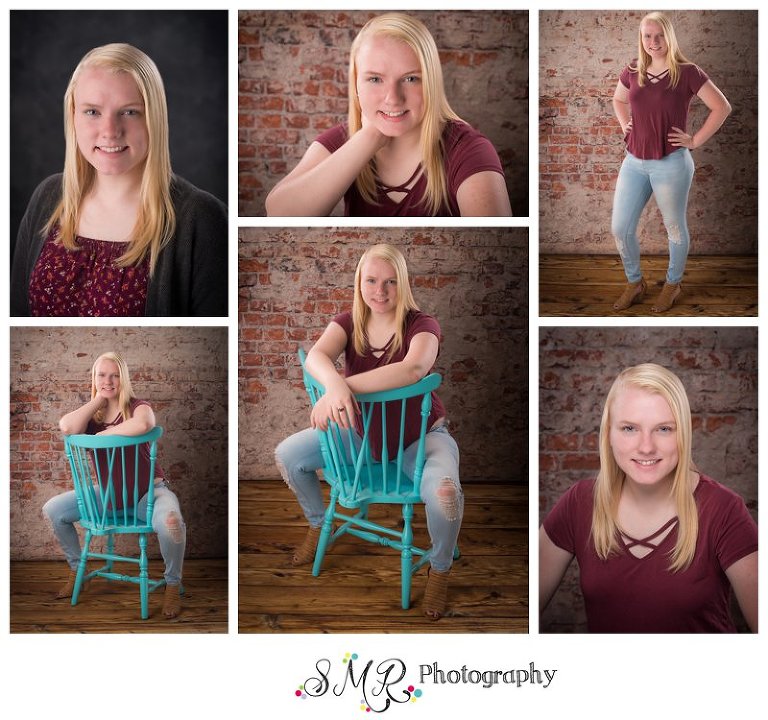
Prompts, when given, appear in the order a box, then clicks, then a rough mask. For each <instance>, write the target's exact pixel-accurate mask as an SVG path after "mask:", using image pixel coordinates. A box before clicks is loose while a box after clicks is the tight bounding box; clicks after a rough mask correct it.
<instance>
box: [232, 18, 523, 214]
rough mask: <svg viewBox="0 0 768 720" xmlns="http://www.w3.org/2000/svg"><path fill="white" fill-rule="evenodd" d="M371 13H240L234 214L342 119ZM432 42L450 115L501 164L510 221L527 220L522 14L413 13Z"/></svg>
mask: <svg viewBox="0 0 768 720" xmlns="http://www.w3.org/2000/svg"><path fill="white" fill-rule="evenodd" d="M376 14H378V13H375V12H363V11H350V12H331V11H329V12H301V11H291V12H283V11H279V12H278V11H272V12H251V11H242V12H240V16H239V18H240V30H239V110H240V120H239V134H238V149H239V150H238V154H239V161H240V162H239V208H240V212H239V214H240V215H264V199H265V198H266V196H267V193H268V192H269V191H270V190H271V189H272V187H273V186H274V185H275V183H277V181H278V180H280V179H281V178H283V177H284V176H285V175H286V174H287V173H288V171H290V170H291V169H292V168H293V167H295V165H296V164H297V163H298V161H299V159H300V158H301V157H302V155H303V154H304V152H305V151H306V149H307V148H308V147H309V145H310V144H311V142H312V141H313V140H314V139H315V138H316V137H317V136H318V135H319V134H320V133H321V132H322V131H323V130H326V129H327V128H329V127H332V126H334V125H336V124H338V123H340V122H343V121H345V120H346V117H347V71H348V66H349V48H350V46H351V44H352V40H353V39H354V38H355V35H357V32H358V31H359V30H360V28H361V27H362V26H363V25H364V24H365V23H366V22H367V21H368V20H369V19H370V18H372V17H374V16H375V15H376ZM413 15H414V16H416V17H418V18H419V19H421V20H422V21H423V22H424V23H425V24H426V25H427V27H428V28H429V29H430V31H431V33H432V34H433V36H434V38H435V42H436V43H437V47H438V49H439V51H440V58H441V60H442V63H443V73H444V77H445V89H446V94H447V96H448V99H449V101H450V103H451V105H452V106H453V109H454V110H455V111H456V112H457V113H458V114H459V116H460V117H462V118H463V119H464V120H466V121H467V122H469V123H470V124H471V125H473V126H474V127H476V128H477V129H479V130H480V131H481V132H483V133H484V134H485V135H487V136H488V137H489V138H490V140H491V142H492V143H493V145H494V147H495V148H496V150H497V151H498V153H499V156H500V157H501V161H502V164H503V166H504V171H505V175H506V180H507V188H508V190H509V193H510V199H511V202H512V210H513V211H514V214H515V215H520V216H524V215H528V13H527V11H526V12H523V11H515V12H509V11H505V12H456V11H451V12H445V11H441V10H436V11H429V12H414V13H413Z"/></svg>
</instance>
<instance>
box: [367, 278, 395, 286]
mask: <svg viewBox="0 0 768 720" xmlns="http://www.w3.org/2000/svg"><path fill="white" fill-rule="evenodd" d="M365 282H367V283H368V284H369V285H375V284H376V280H374V279H373V278H366V280H365ZM384 284H385V285H397V280H385V281H384Z"/></svg>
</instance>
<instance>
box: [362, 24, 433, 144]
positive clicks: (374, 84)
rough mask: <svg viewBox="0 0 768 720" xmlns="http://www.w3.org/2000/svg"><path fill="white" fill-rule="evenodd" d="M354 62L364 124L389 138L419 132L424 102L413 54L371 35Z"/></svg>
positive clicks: (397, 42) (399, 44)
mask: <svg viewBox="0 0 768 720" xmlns="http://www.w3.org/2000/svg"><path fill="white" fill-rule="evenodd" d="M355 62H356V66H357V94H358V99H359V102H360V109H361V111H362V114H363V118H364V120H363V123H364V124H367V123H372V124H373V125H375V126H376V127H377V128H378V129H379V130H380V131H381V132H382V133H383V134H384V135H387V136H388V137H403V136H405V135H408V134H409V133H418V132H420V126H421V121H422V119H423V117H424V102H423V97H422V86H421V65H420V64H419V58H418V57H417V56H416V53H415V52H414V51H413V50H412V49H411V48H410V47H409V46H408V45H406V44H405V43H404V42H402V41H401V40H395V39H394V38H389V37H385V36H381V35H374V36H372V37H369V38H368V39H367V40H365V41H364V42H363V43H362V45H361V46H360V48H359V50H358V52H357V58H356V61H355Z"/></svg>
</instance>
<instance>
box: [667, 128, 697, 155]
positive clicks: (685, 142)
mask: <svg viewBox="0 0 768 720" xmlns="http://www.w3.org/2000/svg"><path fill="white" fill-rule="evenodd" d="M667 140H668V141H669V144H670V145H673V146H674V147H684V148H688V149H689V150H693V149H694V146H693V135H689V134H688V133H687V132H685V130H681V129H680V128H679V127H673V128H672V131H671V132H670V133H669V134H668V135H667Z"/></svg>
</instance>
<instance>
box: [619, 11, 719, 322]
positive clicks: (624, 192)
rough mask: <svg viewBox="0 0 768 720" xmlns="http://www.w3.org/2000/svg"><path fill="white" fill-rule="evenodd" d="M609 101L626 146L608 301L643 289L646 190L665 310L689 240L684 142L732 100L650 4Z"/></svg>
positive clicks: (626, 300)
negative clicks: (696, 112)
mask: <svg viewBox="0 0 768 720" xmlns="http://www.w3.org/2000/svg"><path fill="white" fill-rule="evenodd" d="M694 96H697V97H698V98H699V99H700V100H701V101H702V102H703V103H704V104H705V105H706V106H707V108H708V109H709V115H708V116H707V119H706V120H705V121H704V123H703V124H702V126H701V127H700V128H699V129H698V130H696V131H695V132H690V133H689V131H688V130H687V123H688V109H689V106H690V103H691V100H692V99H693V98H694ZM613 109H614V112H615V113H616V117H617V118H618V121H619V123H620V125H621V131H622V132H623V133H624V141H625V143H626V146H627V154H626V157H625V158H624V161H623V163H622V165H621V170H620V171H619V177H618V180H617V181H616V192H615V195H614V200H613V218H612V222H611V228H612V233H613V236H614V238H615V239H616V246H617V247H618V250H619V255H620V256H621V261H622V263H623V264H624V273H625V275H626V277H627V285H626V287H625V289H624V291H623V292H622V294H621V296H620V297H619V299H618V300H616V302H615V303H614V304H613V309H614V310H626V309H627V308H628V307H630V306H631V305H633V304H634V303H638V302H640V301H641V300H642V299H643V297H644V296H645V292H646V290H647V283H646V281H645V279H644V278H643V275H642V272H641V269H640V243H639V240H638V238H637V225H638V223H639V222H640V216H641V214H642V212H643V209H644V208H645V206H646V204H647V203H648V200H650V197H651V195H653V196H654V197H655V199H656V204H657V205H658V206H659V210H660V211H661V214H662V217H663V219H664V226H665V227H666V229H667V235H668V238H669V268H668V269H667V275H666V281H665V283H664V287H663V288H662V290H661V293H660V294H659V296H658V298H657V299H656V301H655V302H654V304H653V306H652V308H651V309H652V311H653V312H659V313H660V312H666V311H667V310H669V309H670V308H671V307H672V305H673V304H674V303H675V301H676V300H677V299H678V298H679V296H680V293H681V292H682V290H681V282H682V279H683V271H684V270H685V263H686V260H687V258H688V248H689V246H690V234H689V232H688V222H687V218H686V214H687V210H688V192H689V191H690V189H691V183H692V181H693V171H694V164H693V158H692V157H691V150H695V149H697V148H700V147H701V146H702V145H703V144H704V143H705V142H707V140H709V139H710V138H711V137H712V136H713V135H714V134H715V133H716V132H717V131H718V129H719V128H720V126H721V125H722V124H723V122H724V121H725V119H726V117H728V114H729V113H730V112H731V106H730V104H729V103H728V101H727V100H726V99H725V96H724V95H723V93H722V92H720V90H719V89H718V88H717V87H716V86H715V84H714V83H713V82H712V81H711V80H710V79H709V77H708V76H707V74H706V73H705V72H704V71H703V70H702V69H701V68H700V67H698V66H697V65H694V64H693V63H691V62H689V61H688V60H687V59H686V57H685V56H684V55H683V53H682V52H681V51H680V48H679V46H678V44H677V38H676V36H675V31H674V28H673V27H672V23H671V22H670V20H669V18H668V17H667V16H666V15H664V14H663V13H660V12H652V13H649V14H648V15H646V16H645V17H644V18H643V19H642V20H641V21H640V32H639V38H638V59H637V60H636V61H634V62H633V63H631V64H630V65H629V66H627V67H626V68H625V69H624V71H623V72H622V74H621V77H620V78H619V82H618V84H617V85H616V91H615V92H614V95H613Z"/></svg>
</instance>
